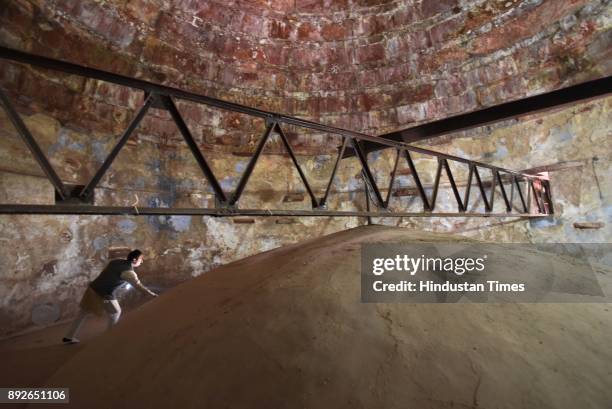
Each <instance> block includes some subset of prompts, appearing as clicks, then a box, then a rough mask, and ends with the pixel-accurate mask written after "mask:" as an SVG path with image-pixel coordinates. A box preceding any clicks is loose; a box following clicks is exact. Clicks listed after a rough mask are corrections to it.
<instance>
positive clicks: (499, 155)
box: [493, 145, 508, 160]
mask: <svg viewBox="0 0 612 409" xmlns="http://www.w3.org/2000/svg"><path fill="white" fill-rule="evenodd" d="M507 156H508V148H506V147H505V146H503V145H502V146H500V147H499V148H497V150H496V151H495V153H494V154H493V158H494V159H497V160H501V159H504V158H506V157H507Z"/></svg>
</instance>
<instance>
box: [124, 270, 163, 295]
mask: <svg viewBox="0 0 612 409" xmlns="http://www.w3.org/2000/svg"><path fill="white" fill-rule="evenodd" d="M121 279H122V280H125V281H127V282H128V283H130V284H131V285H133V286H134V287H136V288H138V289H139V290H140V291H142V292H144V293H147V294H149V295H152V296H153V297H157V294H155V293H154V292H153V291H151V290H149V289H148V288H147V287H145V286H144V285H142V283H141V282H140V280H139V279H138V275H136V272H135V271H132V270H128V271H124V272H123V273H121Z"/></svg>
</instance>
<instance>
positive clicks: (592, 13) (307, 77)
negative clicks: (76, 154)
mask: <svg viewBox="0 0 612 409" xmlns="http://www.w3.org/2000/svg"><path fill="white" fill-rule="evenodd" d="M0 22H1V23H2V28H1V29H0V30H1V31H0V37H1V38H2V43H3V44H4V45H8V46H11V47H14V48H19V49H23V50H27V51H31V52H33V53H37V54H42V55H48V56H52V57H57V58H61V59H65V60H68V61H72V62H76V63H80V64H84V65H89V66H93V67H99V68H102V69H105V70H109V71H113V72H117V73H121V74H125V75H128V76H137V77H141V78H145V79H149V80H152V81H155V82H163V83H164V84H168V85H174V86H177V87H180V88H184V89H189V90H193V91H196V92H199V93H204V94H207V95H211V96H216V97H219V98H222V99H227V100H232V101H236V102H239V103H243V104H245V105H249V106H255V107H259V108H262V109H268V110H272V111H278V112H283V113H287V114H291V115H300V116H304V117H307V118H310V119H313V120H316V121H320V122H324V123H328V124H332V125H337V126H341V127H346V128H349V129H355V130H361V131H365V132H369V133H373V134H380V133H383V132H385V131H389V130H392V129H397V128H401V127H405V126H407V125H409V124H412V123H414V122H419V121H427V120H432V119H434V118H442V117H446V116H449V115H450V114H456V113H459V112H465V111H470V110H474V109H477V108H479V107H483V106H490V105H494V104H497V103H500V102H503V101H507V100H510V99H515V98H519V97H523V96H526V95H531V94H534V93H539V92H542V91H546V90H551V89H555V88H557V87H559V86H561V85H567V84H570V83H575V82H579V81H583V80H586V79H589V78H594V77H599V76H601V75H604V74H609V73H610V72H611V71H612V68H611V67H610V51H609V50H610V48H611V47H610V32H609V28H610V6H609V3H608V2H607V1H603V0H602V1H597V0H596V1H586V0H572V1H567V0H547V1H542V0H525V1H516V0H514V1H511V0H507V1H457V0H444V1H422V2H421V1H413V0H407V1H395V2H382V1H381V2H377V1H349V0H340V1H310V0H309V1H295V2H293V1H280V2H277V1H273V2H256V1H244V0H243V1H207V2H199V1H164V0H130V1H127V2H125V1H103V2H94V1H78V2H75V1H63V0H54V1H35V0H29V1H28V0H8V1H5V2H4V5H3V9H2V10H1V11H0ZM11 75H12V76H11V78H10V79H9V80H10V81H13V82H14V81H17V82H19V83H20V88H19V92H20V94H22V95H24V96H37V97H42V98H43V99H44V98H48V97H50V96H51V95H53V96H54V98H53V100H52V102H51V101H50V102H48V104H51V105H57V106H58V107H59V108H61V109H69V108H70V107H71V106H77V107H79V112H83V111H84V114H85V115H83V116H82V118H80V119H79V121H87V117H88V116H90V115H91V116H93V119H94V121H93V122H96V123H99V121H97V120H96V119H97V117H98V116H99V115H101V114H100V111H102V112H105V113H106V115H107V116H108V117H109V121H108V123H107V124H106V126H110V124H111V123H116V124H117V126H119V125H123V124H125V122H126V121H127V120H129V116H130V115H128V114H125V113H124V114H115V115H114V116H113V115H112V114H111V112H115V111H114V110H115V106H120V107H127V108H128V109H129V110H133V109H134V103H135V102H134V99H137V98H138V97H134V96H131V95H129V93H126V92H121V91H119V90H113V89H112V88H111V87H107V86H103V85H98V84H92V83H83V82H82V81H68V82H69V83H70V86H69V87H68V88H69V89H68V90H64V91H63V92H60V93H59V95H57V94H58V93H57V92H56V91H57V88H58V85H57V84H56V83H54V82H52V81H47V80H44V78H41V76H40V75H37V74H36V73H33V72H27V73H14V74H11ZM33 76H34V77H35V78H32V77H33ZM43 77H44V76H43ZM4 81H5V82H6V79H5V80H4ZM33 84H36V85H35V86H34V85H33ZM59 88H64V87H59ZM109 94H110V95H109ZM108 96H110V97H111V98H110V101H108V100H107V97H108ZM109 103H110V106H109ZM188 116H189V117H190V118H193V120H194V122H201V121H202V120H203V119H204V117H206V116H207V115H206V113H203V112H200V111H197V110H194V111H193V112H190V113H189V114H188ZM73 120H76V119H73ZM90 122H91V121H90ZM204 122H206V121H204ZM227 122H228V123H232V118H231V117H230V118H229V119H228V120H227ZM222 124H223V121H222ZM88 125H89V126H93V125H94V124H91V123H90V124H88ZM206 125H207V124H206V123H202V125H201V128H198V129H197V132H196V134H197V136H198V138H200V140H201V141H202V142H207V143H211V144H216V145H229V146H233V145H236V144H241V143H242V144H244V143H245V142H247V141H253V138H254V137H255V136H254V135H252V134H251V133H250V132H248V130H249V129H250V128H249V126H248V125H249V124H248V122H245V123H241V124H234V125H233V126H232V127H229V128H228V129H224V131H223V132H219V131H217V132H215V131H214V130H212V129H211V128H210V127H207V126H206ZM98 126H100V125H98ZM164 129H165V128H164V127H163V126H161V127H160V129H159V133H160V134H161V136H162V137H163V135H164ZM245 130H246V132H245ZM293 138H294V140H295V142H296V144H297V145H298V146H300V147H301V148H302V149H308V146H307V145H308V143H307V142H306V141H305V140H304V139H303V138H300V137H299V136H297V135H296V136H293ZM312 145H315V146H316V145H317V144H316V143H315V144H311V146H310V148H312ZM319 146H322V149H324V147H325V143H324V142H321V143H320V144H319Z"/></svg>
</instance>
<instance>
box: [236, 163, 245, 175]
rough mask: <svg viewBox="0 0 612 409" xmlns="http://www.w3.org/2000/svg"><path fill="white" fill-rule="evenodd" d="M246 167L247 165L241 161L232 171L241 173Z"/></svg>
mask: <svg viewBox="0 0 612 409" xmlns="http://www.w3.org/2000/svg"><path fill="white" fill-rule="evenodd" d="M246 165H247V163H246V162H242V161H241V162H238V163H236V166H234V169H235V170H236V172H240V173H242V172H244V170H245V169H246Z"/></svg>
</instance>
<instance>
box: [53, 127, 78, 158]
mask: <svg viewBox="0 0 612 409" xmlns="http://www.w3.org/2000/svg"><path fill="white" fill-rule="evenodd" d="M62 149H69V150H73V151H85V150H86V146H85V144H84V143H81V142H74V141H71V140H70V138H69V137H68V134H67V131H66V130H65V129H61V130H60V133H59V135H58V138H57V142H55V143H54V144H53V145H51V146H50V147H49V149H48V150H47V152H49V155H53V154H55V153H57V152H58V151H60V150H62Z"/></svg>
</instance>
